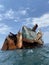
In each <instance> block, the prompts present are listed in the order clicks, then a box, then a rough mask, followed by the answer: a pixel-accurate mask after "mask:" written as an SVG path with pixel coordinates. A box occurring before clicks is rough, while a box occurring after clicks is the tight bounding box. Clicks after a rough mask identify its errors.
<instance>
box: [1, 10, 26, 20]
mask: <svg viewBox="0 0 49 65" xmlns="http://www.w3.org/2000/svg"><path fill="white" fill-rule="evenodd" d="M26 15H27V10H24V9H22V10H18V11H14V10H13V9H9V10H8V11H5V12H4V13H3V14H2V13H1V14H0V20H1V21H2V20H19V19H20V18H22V17H23V16H26ZM18 18H19V19H18Z"/></svg>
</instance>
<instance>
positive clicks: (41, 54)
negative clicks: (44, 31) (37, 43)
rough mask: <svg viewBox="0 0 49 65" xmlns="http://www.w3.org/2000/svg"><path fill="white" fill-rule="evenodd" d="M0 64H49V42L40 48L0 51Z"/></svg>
mask: <svg viewBox="0 0 49 65" xmlns="http://www.w3.org/2000/svg"><path fill="white" fill-rule="evenodd" d="M0 65H49V44H45V45H44V46H42V47H40V48H33V49H17V50H13V51H12V50H11V51H0Z"/></svg>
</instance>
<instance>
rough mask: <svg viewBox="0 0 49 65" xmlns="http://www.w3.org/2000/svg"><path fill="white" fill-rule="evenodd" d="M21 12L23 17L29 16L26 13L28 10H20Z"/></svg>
mask: <svg viewBox="0 0 49 65" xmlns="http://www.w3.org/2000/svg"><path fill="white" fill-rule="evenodd" d="M19 12H20V13H21V14H22V15H26V14H27V11H26V10H20V11H19ZM19 12H18V13H19Z"/></svg>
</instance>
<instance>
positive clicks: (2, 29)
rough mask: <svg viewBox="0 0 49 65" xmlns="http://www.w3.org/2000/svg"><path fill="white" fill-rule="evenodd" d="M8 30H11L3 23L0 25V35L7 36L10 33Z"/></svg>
mask: <svg viewBox="0 0 49 65" xmlns="http://www.w3.org/2000/svg"><path fill="white" fill-rule="evenodd" d="M10 30H11V27H8V26H7V25H6V24H4V23H0V34H7V33H9V32H10Z"/></svg>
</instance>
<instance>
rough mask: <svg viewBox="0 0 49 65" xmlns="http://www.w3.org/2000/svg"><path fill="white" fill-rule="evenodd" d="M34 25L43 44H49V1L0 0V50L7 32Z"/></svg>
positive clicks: (14, 31) (15, 31)
mask: <svg viewBox="0 0 49 65" xmlns="http://www.w3.org/2000/svg"><path fill="white" fill-rule="evenodd" d="M36 23H37V24H38V26H39V27H38V29H39V30H41V31H42V32H43V40H44V42H45V43H49V0H0V48H1V47H2V45H3V42H4V40H5V38H6V36H7V35H8V34H9V32H13V33H17V32H18V31H19V30H21V28H22V26H23V25H26V26H27V27H33V25H35V24H36Z"/></svg>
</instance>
